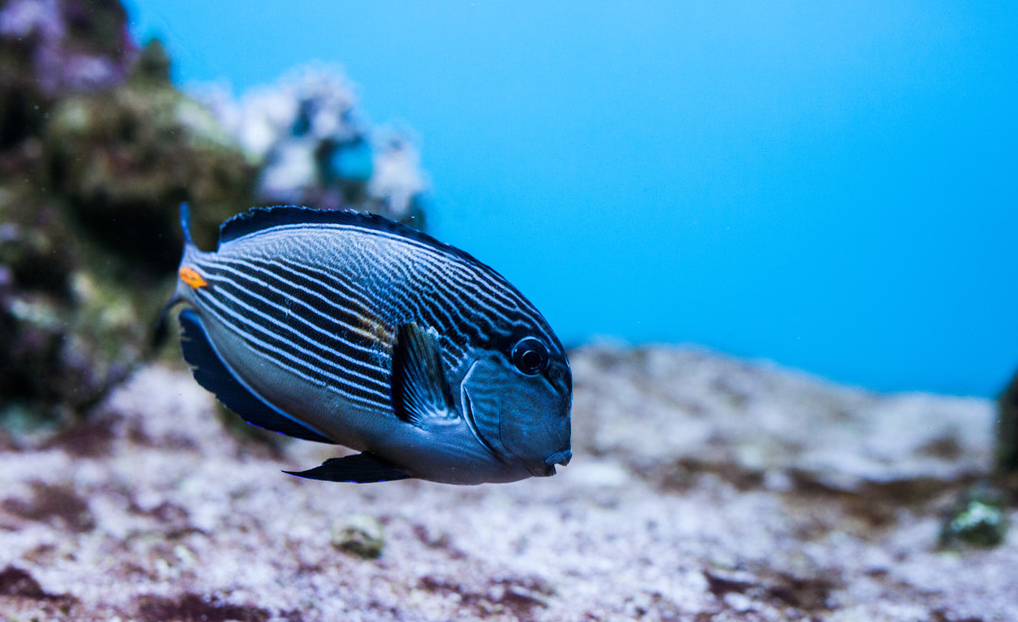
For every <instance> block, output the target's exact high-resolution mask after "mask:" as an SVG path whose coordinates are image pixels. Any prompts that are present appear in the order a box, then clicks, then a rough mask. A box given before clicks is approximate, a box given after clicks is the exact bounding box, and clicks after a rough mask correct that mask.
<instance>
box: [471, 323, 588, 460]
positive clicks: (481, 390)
mask: <svg viewBox="0 0 1018 622" xmlns="http://www.w3.org/2000/svg"><path fill="white" fill-rule="evenodd" d="M508 341H509V343H508V344H507V345H505V346H502V347H495V348H492V349H490V350H486V351H484V353H483V354H482V355H480V356H478V357H477V358H476V359H475V360H474V361H473V362H472V363H471V364H470V366H469V368H468V369H467V372H466V373H465V374H464V376H463V379H462V381H461V382H460V396H459V398H460V402H461V408H462V412H463V415H464V418H465V419H466V421H467V423H468V424H469V425H470V427H471V429H472V431H473V432H474V434H475V435H476V436H477V437H478V440H479V441H480V442H481V443H482V444H483V445H485V446H487V447H488V448H489V449H490V450H491V451H492V453H494V454H495V455H496V457H498V458H499V459H500V460H502V461H504V462H510V463H511V462H520V463H522V464H523V466H524V467H526V469H527V471H529V472H530V474H531V475H533V476H537V477H546V476H549V475H554V474H555V465H556V464H562V465H565V464H568V462H569V460H570V458H571V457H572V450H571V447H570V408H571V406H572V374H571V372H570V370H569V361H568V360H567V358H566V355H565V351H564V350H563V348H562V346H561V345H560V344H558V343H557V342H556V343H549V342H548V341H546V340H545V339H543V338H541V337H538V336H534V335H527V336H523V337H519V338H515V339H511V340H508Z"/></svg>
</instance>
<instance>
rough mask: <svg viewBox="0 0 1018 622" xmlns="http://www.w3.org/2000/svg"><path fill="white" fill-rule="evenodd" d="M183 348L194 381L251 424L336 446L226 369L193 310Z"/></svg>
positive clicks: (187, 315) (183, 323) (185, 322)
mask: <svg viewBox="0 0 1018 622" xmlns="http://www.w3.org/2000/svg"><path fill="white" fill-rule="evenodd" d="M180 328H181V335H180V345H181V349H182V350H183V352H184V360H186V361H187V362H188V363H189V364H190V365H191V367H192V373H193V374H194V379H195V380H197V381H198V384H200V385H201V386H203V387H204V388H205V389H207V390H208V391H211V392H212V393H215V395H216V398H217V399H218V400H219V401H220V402H222V403H223V404H224V405H225V406H226V407H227V408H229V409H230V410H232V411H233V412H235V413H237V414H238V415H240V416H241V417H243V418H244V420H245V421H247V422H248V423H250V424H253V425H256V426H259V427H262V428H265V429H267V430H272V431H273V432H279V433H280V434H286V435H287V436H294V437H296V438H302V439H305V440H308V441H317V442H319V443H330V444H333V445H334V444H336V442H335V441H333V440H331V439H328V438H326V437H325V436H322V435H321V434H319V433H318V432H315V431H314V430H312V429H311V428H308V427H306V426H304V425H301V424H300V423H298V422H296V421H294V420H292V419H289V418H287V417H285V416H283V415H281V414H280V413H278V412H277V411H276V410H275V409H273V408H272V407H271V406H269V405H268V404H266V403H265V402H264V401H262V400H261V399H260V398H259V397H258V396H256V395H254V394H253V393H251V391H249V390H248V389H247V388H246V387H244V385H243V384H241V382H240V381H239V380H237V378H236V377H235V376H234V375H233V373H232V372H231V371H230V370H229V368H228V367H227V366H226V363H224V362H223V360H222V359H221V358H219V355H218V354H217V353H216V351H215V348H213V347H212V344H211V343H210V342H209V336H208V333H206V332H205V326H204V325H202V321H201V318H200V317H198V314H197V313H196V312H195V311H194V310H193V309H184V310H183V311H181V312H180Z"/></svg>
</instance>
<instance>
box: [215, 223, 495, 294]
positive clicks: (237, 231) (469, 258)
mask: <svg viewBox="0 0 1018 622" xmlns="http://www.w3.org/2000/svg"><path fill="white" fill-rule="evenodd" d="M299 224H335V225H352V226H357V227H361V228H363V229H367V230H370V231H378V232H380V233H390V234H393V235H397V236H400V237H403V238H406V239H408V240H413V241H415V242H418V243H420V244H424V245H426V246H430V247H431V248H434V249H435V250H437V251H440V252H443V253H447V254H449V255H451V256H453V257H457V258H459V259H461V260H464V261H466V262H469V263H473V264H476V265H477V266H480V267H481V268H482V269H484V270H486V271H487V272H488V273H489V274H491V275H492V276H494V277H495V278H496V279H498V280H499V281H502V282H506V283H508V282H507V281H505V278H504V277H502V275H500V274H499V273H498V272H496V271H495V270H493V269H492V268H491V267H489V266H488V265H487V264H485V263H483V262H481V261H478V260H477V258H475V257H474V256H473V255H471V254H470V253H468V252H466V251H463V250H460V249H458V248H456V247H455V246H450V245H449V244H446V243H445V242H439V241H438V240H436V239H435V238H433V237H431V236H430V235H428V234H427V233H424V232H423V231H418V230H417V229H414V228H413V227H410V226H407V225H404V224H403V223H400V222H396V221H395V220H390V219H388V218H386V217H385V216H380V215H378V214H372V213H370V212H355V211H353V210H346V209H337V210H328V209H315V208H313V207H303V206H300V205H275V206H272V207H252V208H251V209H249V210H248V211H246V212H242V213H240V214H237V215H236V216H234V217H232V218H230V219H229V220H227V221H226V222H224V223H223V224H222V225H220V226H219V245H220V246H222V245H223V244H226V243H227V242H231V241H233V240H236V239H239V238H242V237H244V236H246V235H251V234H253V233H257V232H259V231H264V230H265V229H270V228H272V227H279V226H282V225H299Z"/></svg>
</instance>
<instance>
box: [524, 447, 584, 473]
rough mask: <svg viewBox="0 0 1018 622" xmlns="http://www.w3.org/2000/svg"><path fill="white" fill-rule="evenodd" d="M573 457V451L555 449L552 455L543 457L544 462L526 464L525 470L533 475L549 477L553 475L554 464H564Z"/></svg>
mask: <svg viewBox="0 0 1018 622" xmlns="http://www.w3.org/2000/svg"><path fill="white" fill-rule="evenodd" d="M572 459H573V452H572V450H569V449H563V450H562V451H556V452H555V453H553V454H552V455H550V456H548V457H547V458H545V459H544V464H533V465H530V464H528V465H527V470H528V471H530V474H531V475H533V476H534V477H551V476H552V475H555V465H556V464H561V465H562V466H566V465H567V464H569V461H570V460H572Z"/></svg>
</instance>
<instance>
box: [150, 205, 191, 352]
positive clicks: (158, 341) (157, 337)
mask: <svg viewBox="0 0 1018 622" xmlns="http://www.w3.org/2000/svg"><path fill="white" fill-rule="evenodd" d="M180 229H181V231H182V232H183V234H184V250H183V252H182V253H181V259H180V261H181V265H183V263H184V261H185V260H186V259H187V256H188V254H190V253H191V252H193V251H194V250H196V249H197V247H196V246H195V244H194V240H192V239H191V210H190V208H189V207H188V205H187V202H186V201H185V202H183V203H181V204H180ZM182 300H183V298H182V297H181V295H180V286H179V285H178V286H177V287H176V288H175V289H174V290H173V296H171V297H170V300H169V301H168V302H167V303H166V304H165V305H163V308H162V310H161V311H159V316H158V317H157V318H156V322H155V326H154V328H153V331H152V349H153V350H156V349H158V348H159V347H160V346H162V345H163V344H164V343H166V338H167V337H168V336H169V326H168V324H169V315H170V309H172V308H173V307H174V306H176V305H177V303H179V302H181V301H182Z"/></svg>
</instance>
